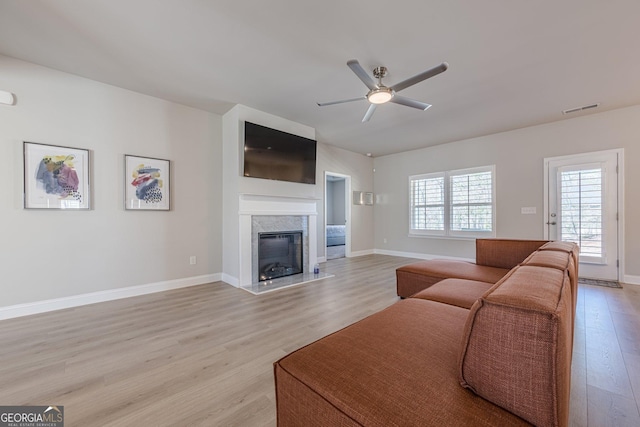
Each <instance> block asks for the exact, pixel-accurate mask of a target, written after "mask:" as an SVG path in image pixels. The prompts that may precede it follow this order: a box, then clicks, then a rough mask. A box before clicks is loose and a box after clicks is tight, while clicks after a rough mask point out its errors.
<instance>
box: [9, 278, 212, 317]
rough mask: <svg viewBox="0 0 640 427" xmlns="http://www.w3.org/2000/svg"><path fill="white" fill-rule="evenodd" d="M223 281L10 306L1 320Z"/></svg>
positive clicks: (111, 291)
mask: <svg viewBox="0 0 640 427" xmlns="http://www.w3.org/2000/svg"><path fill="white" fill-rule="evenodd" d="M221 279H222V275H221V274H220V273H216V274H205V275H202V276H195V277H186V278H184V279H175V280H167V281H164V282H157V283H148V284H146V285H139V286H130V287H126V288H119V289H109V290H107V291H99V292H91V293H88V294H81V295H73V296H70V297H63V298H55V299H50V300H44V301H35V302H29V303H25V304H16V305H10V306H7V307H0V320H4V319H12V318H15V317H22V316H29V315H32V314H39V313H46V312H48V311H55V310H62V309H65V308H72V307H79V306H81V305H88V304H96V303H99V302H106V301H113V300H117V299H122V298H130V297H135V296H140V295H146V294H152V293H155V292H163V291H169V290H172V289H180V288H186V287H189V286H195V285H203V284H205V283H211V282H219V281H220V280H221Z"/></svg>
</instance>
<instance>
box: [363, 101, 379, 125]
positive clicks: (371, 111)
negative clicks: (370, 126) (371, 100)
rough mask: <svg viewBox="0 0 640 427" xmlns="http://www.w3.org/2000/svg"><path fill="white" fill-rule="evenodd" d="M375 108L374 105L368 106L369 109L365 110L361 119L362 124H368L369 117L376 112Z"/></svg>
mask: <svg viewBox="0 0 640 427" xmlns="http://www.w3.org/2000/svg"><path fill="white" fill-rule="evenodd" d="M376 107H377V105H376V104H371V105H369V109H368V110H367V112H366V113H365V115H364V117H363V118H362V123H365V122H368V121H369V119H371V116H373V112H374V111H376Z"/></svg>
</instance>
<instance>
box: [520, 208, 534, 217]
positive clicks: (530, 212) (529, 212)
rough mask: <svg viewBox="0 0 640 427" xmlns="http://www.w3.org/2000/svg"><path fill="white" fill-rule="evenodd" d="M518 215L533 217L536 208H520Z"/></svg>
mask: <svg viewBox="0 0 640 427" xmlns="http://www.w3.org/2000/svg"><path fill="white" fill-rule="evenodd" d="M520 213H521V214H522V215H535V213H536V207H535V206H530V207H526V208H520Z"/></svg>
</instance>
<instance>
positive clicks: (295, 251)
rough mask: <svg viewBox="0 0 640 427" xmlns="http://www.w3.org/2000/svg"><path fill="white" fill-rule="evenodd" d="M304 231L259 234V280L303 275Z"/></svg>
mask: <svg viewBox="0 0 640 427" xmlns="http://www.w3.org/2000/svg"><path fill="white" fill-rule="evenodd" d="M302 242H303V240H302V231H281V232H269V233H258V279H259V281H261V282H262V281H265V280H271V279H275V278H278V277H285V276H292V275H294V274H300V273H302V271H303V269H302V267H303V255H302V254H303V250H302V249H303V244H302Z"/></svg>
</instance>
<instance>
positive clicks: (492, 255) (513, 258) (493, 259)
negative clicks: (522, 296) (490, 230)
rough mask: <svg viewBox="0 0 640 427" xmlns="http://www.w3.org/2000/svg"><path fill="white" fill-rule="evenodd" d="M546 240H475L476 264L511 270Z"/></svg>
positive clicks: (546, 241)
mask: <svg viewBox="0 0 640 427" xmlns="http://www.w3.org/2000/svg"><path fill="white" fill-rule="evenodd" d="M548 242H549V241H548V240H515V239H476V264H478V265H486V266H488V267H498V268H508V269H512V268H513V267H515V266H516V265H518V264H520V263H521V262H522V261H524V259H525V258H526V257H527V256H529V255H530V254H531V252H533V251H535V250H537V249H538V248H540V247H541V246H542V245H544V244H545V243H548Z"/></svg>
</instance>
